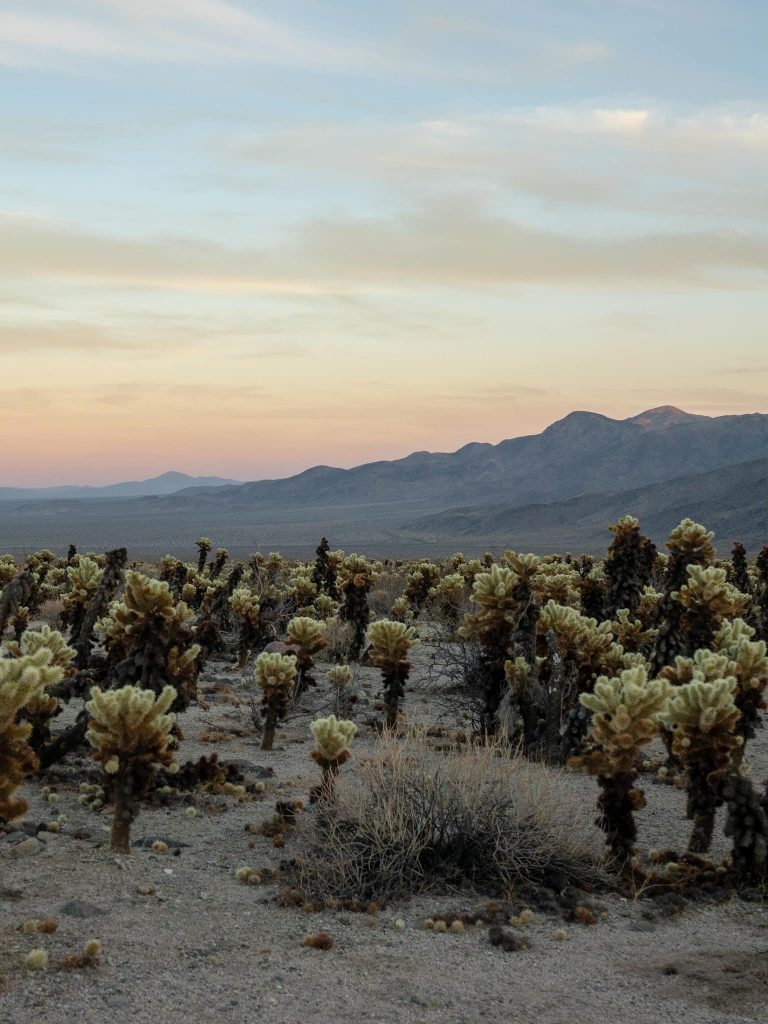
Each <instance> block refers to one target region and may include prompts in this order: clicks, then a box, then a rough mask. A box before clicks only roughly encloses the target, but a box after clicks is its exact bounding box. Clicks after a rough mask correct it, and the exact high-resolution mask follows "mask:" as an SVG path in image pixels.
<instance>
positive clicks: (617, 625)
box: [611, 608, 656, 654]
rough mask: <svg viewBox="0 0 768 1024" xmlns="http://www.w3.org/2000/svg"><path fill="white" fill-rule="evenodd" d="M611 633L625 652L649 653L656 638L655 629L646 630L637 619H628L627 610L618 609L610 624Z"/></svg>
mask: <svg viewBox="0 0 768 1024" xmlns="http://www.w3.org/2000/svg"><path fill="white" fill-rule="evenodd" d="M611 632H612V633H613V635H614V637H615V638H616V640H617V642H618V643H620V644H621V646H622V647H623V648H624V650H625V651H632V652H635V651H640V652H642V653H645V654H647V653H649V652H650V649H651V647H652V645H653V640H654V637H655V636H656V630H655V629H646V628H645V626H644V625H643V623H642V622H641V621H640V620H639V619H632V618H630V613H629V610H628V609H627V608H620V609H619V610H618V612H617V613H616V618H615V619H614V620H613V621H612V622H611Z"/></svg>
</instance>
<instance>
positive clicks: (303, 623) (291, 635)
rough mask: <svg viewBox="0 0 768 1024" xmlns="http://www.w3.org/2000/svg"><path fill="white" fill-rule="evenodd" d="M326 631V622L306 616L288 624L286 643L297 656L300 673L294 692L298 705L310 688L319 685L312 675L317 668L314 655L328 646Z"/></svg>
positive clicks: (292, 620) (298, 617) (294, 619)
mask: <svg viewBox="0 0 768 1024" xmlns="http://www.w3.org/2000/svg"><path fill="white" fill-rule="evenodd" d="M325 630H326V626H325V623H324V622H318V621H317V619H310V618H307V617H306V616H297V617H296V618H293V619H291V621H290V622H289V623H288V629H287V633H286V638H285V643H286V646H287V647H289V648H290V649H291V651H292V653H294V654H295V655H296V667H297V671H298V674H297V677H296V689H295V692H294V701H295V702H296V703H298V701H299V700H301V697H302V695H303V694H304V691H305V690H306V688H307V687H308V686H316V685H317V684H316V681H315V679H314V677H313V675H312V669H313V668H314V667H315V661H314V655H316V654H318V653H319V652H320V651H322V650H323V649H324V648H326V647H327V646H328V641H327V640H326V639H325Z"/></svg>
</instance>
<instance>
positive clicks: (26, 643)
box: [4, 626, 75, 675]
mask: <svg viewBox="0 0 768 1024" xmlns="http://www.w3.org/2000/svg"><path fill="white" fill-rule="evenodd" d="M4 646H5V649H6V650H7V651H8V653H9V654H10V655H11V657H12V658H21V657H23V656H24V655H25V654H37V652H38V651H40V650H47V651H50V653H51V659H50V664H51V665H53V666H55V667H56V668H60V669H63V671H64V674H65V675H71V674H72V673H73V672H74V666H73V665H72V659H73V658H74V657H75V651H74V649H73V648H72V647H70V646H69V645H68V644H67V641H66V640H65V639H64V637H63V636H62V635H61V633H59V632H58V630H55V629H51V627H50V626H43V628H42V629H41V630H40V631H39V632H38V631H34V632H33V631H31V630H27V632H26V633H24V635H23V636H22V638H21V640H8V641H6V643H5V645H4Z"/></svg>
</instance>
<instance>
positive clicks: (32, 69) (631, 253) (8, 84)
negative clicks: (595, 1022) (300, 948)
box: [0, 0, 768, 483]
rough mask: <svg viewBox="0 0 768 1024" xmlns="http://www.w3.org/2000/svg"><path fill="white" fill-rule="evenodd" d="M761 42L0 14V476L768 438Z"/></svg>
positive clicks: (181, 6)
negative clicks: (698, 435) (568, 444)
mask: <svg viewBox="0 0 768 1024" xmlns="http://www.w3.org/2000/svg"><path fill="white" fill-rule="evenodd" d="M767 38H768V6H767V5H764V4H762V3H757V2H750V3H747V2H738V0H737V2H731V3H725V2H719V0H717V2H715V0H700V2H697V3H694V2H682V0H680V2H675V0H669V2H661V0H658V2H656V0H611V2H607V0H606V2H598V0H593V2H588V0H587V2H573V3H565V2H559V3H558V2H552V0H547V2H542V3H539V4H535V5H534V4H530V3H515V2H509V0H508V2H505V3H504V2H500V0H499V2H496V0H479V2H474V3H468V2H454V3H428V2H425V3H419V2H411V3H403V2H390V3H387V4H372V3H365V2H361V0H358V2H355V3H352V2H342V0H336V2H322V0H304V2H283V3H279V4H278V3H269V2H266V3H256V2H246V0H239V2H234V0H233V2H225V0H58V2H54V0H47V2H46V0H0V274H1V276H0V353H2V356H3V365H4V367H5V368H6V372H4V374H3V382H2V384H0V421H1V422H0V425H2V427H3V428H4V432H6V434H7V432H8V431H10V432H11V433H12V434H13V436H14V437H17V438H18V439H19V440H18V445H17V446H14V451H13V452H9V451H8V450H7V448H6V450H4V452H3V454H2V455H0V482H1V483H23V482H57V481H59V480H64V479H66V480H75V479H83V480H89V481H93V482H98V481H101V480H108V479H118V478H121V477H125V476H127V475H131V476H136V475H150V474H151V473H153V472H156V471H161V470H163V469H167V468H171V467H173V468H177V469H185V470H187V471H190V472H199V473H207V472H221V473H226V474H228V475H236V476H241V477H249V478H254V477H257V476H262V475H282V474H284V473H287V472H290V471H293V470H296V469H300V468H303V467H304V466H306V465H309V464H312V463H315V462H319V461H322V462H331V463H336V464H342V465H349V464H353V463H355V462H360V461H364V460H366V459H369V458H376V457H393V456H395V455H400V454H406V453H407V452H409V451H411V450H414V449H421V448H430V449H450V448H454V447H458V446H459V445H460V444H462V443H464V442H466V441H469V440H491V441H496V440H500V439H501V438H503V437H508V436H513V435H515V434H518V433H523V432H529V431H532V430H538V429H541V427H543V426H544V425H546V424H547V423H548V422H550V421H551V420H552V419H555V418H557V417H558V416H559V415H563V414H564V413H566V412H568V411H569V410H570V409H573V408H593V409H596V410H597V411H602V412H605V413H607V414H609V415H616V416H624V415H630V414H632V413H635V412H637V411H639V410H640V409H641V408H643V407H647V406H649V405H654V404H662V403H673V404H678V405H682V406H684V407H686V408H689V409H691V411H697V412H705V413H712V414H716V413H724V412H742V411H758V410H759V411H768V398H767V397H766V395H768V388H767V387H766V386H767V385H768V357H766V355H765V354H764V353H765V350H766V341H765V339H766V328H767V327H768V303H767V302H766V298H765V284H766V269H768V234H767V233H766V231H765V218H766V213H768V174H767V173H766V172H767V171H768V166H767V164H768V89H767V88H766V74H765V47H766V40H767ZM41 410H44V424H45V425H43V424H42V423H41V415H40V412H41ZM4 447H5V446H4Z"/></svg>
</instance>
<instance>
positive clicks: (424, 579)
mask: <svg viewBox="0 0 768 1024" xmlns="http://www.w3.org/2000/svg"><path fill="white" fill-rule="evenodd" d="M439 578H440V569H439V567H438V566H436V565H435V564H434V562H419V563H418V564H417V565H416V566H415V567H414V568H413V569H412V570H411V572H409V573H408V575H407V577H406V583H405V593H404V595H403V596H404V597H405V598H406V599H407V600H408V603H409V604H410V607H411V611H412V612H413V617H414V618H418V615H419V612H420V611H421V607H422V605H423V604H424V602H425V601H426V599H427V597H428V595H429V592H430V590H431V589H432V587H433V586H434V585H435V584H436V583H437V581H438V579H439Z"/></svg>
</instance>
